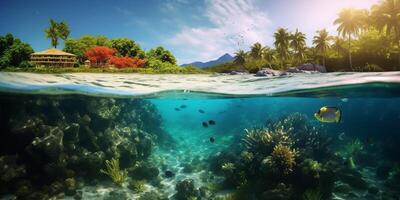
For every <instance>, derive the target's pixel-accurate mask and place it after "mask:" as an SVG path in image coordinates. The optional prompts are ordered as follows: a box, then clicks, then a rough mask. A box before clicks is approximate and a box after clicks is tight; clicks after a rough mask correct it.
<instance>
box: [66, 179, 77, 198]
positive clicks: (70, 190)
mask: <svg viewBox="0 0 400 200" xmlns="http://www.w3.org/2000/svg"><path fill="white" fill-rule="evenodd" d="M64 186H65V194H66V195H69V196H73V195H75V193H76V189H77V184H76V180H75V179H74V178H67V179H65V181H64Z"/></svg>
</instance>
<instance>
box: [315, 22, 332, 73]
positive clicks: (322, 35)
mask: <svg viewBox="0 0 400 200" xmlns="http://www.w3.org/2000/svg"><path fill="white" fill-rule="evenodd" d="M317 33H318V35H316V36H314V40H313V44H314V45H315V49H316V50H317V52H318V53H320V54H322V65H323V66H325V57H326V51H327V50H328V49H329V48H330V41H331V40H332V37H331V36H329V33H328V31H326V30H325V29H322V30H320V31H317Z"/></svg>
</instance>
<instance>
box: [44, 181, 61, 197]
mask: <svg viewBox="0 0 400 200" xmlns="http://www.w3.org/2000/svg"><path fill="white" fill-rule="evenodd" d="M48 190H49V194H50V195H57V194H59V193H61V192H63V190H64V185H63V184H62V183H61V182H58V181H56V182H53V183H52V184H51V185H50V187H49V188H48Z"/></svg>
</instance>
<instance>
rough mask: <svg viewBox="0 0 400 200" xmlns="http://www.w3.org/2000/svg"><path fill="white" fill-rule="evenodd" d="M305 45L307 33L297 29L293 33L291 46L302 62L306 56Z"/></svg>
mask: <svg viewBox="0 0 400 200" xmlns="http://www.w3.org/2000/svg"><path fill="white" fill-rule="evenodd" d="M305 46H306V35H305V34H304V33H302V32H299V31H298V30H297V29H296V32H295V33H293V34H292V35H291V41H290V47H291V48H292V49H293V50H294V56H295V58H296V59H297V61H299V62H300V63H301V62H303V59H304V57H305V55H304V52H305V49H306V48H305Z"/></svg>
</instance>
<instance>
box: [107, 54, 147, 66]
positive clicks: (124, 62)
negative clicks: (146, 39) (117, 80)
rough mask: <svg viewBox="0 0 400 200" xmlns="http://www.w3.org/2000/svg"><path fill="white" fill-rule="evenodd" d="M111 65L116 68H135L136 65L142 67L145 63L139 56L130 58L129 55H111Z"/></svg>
mask: <svg viewBox="0 0 400 200" xmlns="http://www.w3.org/2000/svg"><path fill="white" fill-rule="evenodd" d="M109 62H110V64H111V65H114V66H115V67H117V68H129V67H133V68H137V67H143V66H144V64H145V61H144V60H143V59H140V58H131V57H127V56H125V57H116V56H113V57H111V58H110V60H109Z"/></svg>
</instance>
